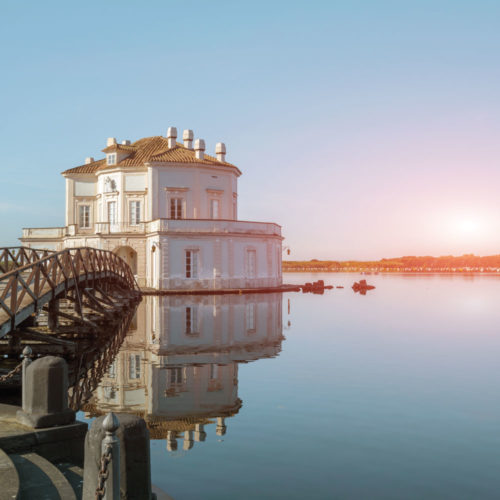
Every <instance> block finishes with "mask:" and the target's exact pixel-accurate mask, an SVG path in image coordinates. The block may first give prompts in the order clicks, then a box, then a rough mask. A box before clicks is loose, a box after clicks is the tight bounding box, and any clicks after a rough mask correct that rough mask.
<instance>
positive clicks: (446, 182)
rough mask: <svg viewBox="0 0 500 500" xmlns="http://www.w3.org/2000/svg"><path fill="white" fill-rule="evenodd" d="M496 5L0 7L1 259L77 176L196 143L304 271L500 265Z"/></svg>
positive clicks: (244, 214) (52, 211) (60, 203)
mask: <svg viewBox="0 0 500 500" xmlns="http://www.w3.org/2000/svg"><path fill="white" fill-rule="evenodd" d="M499 54H500V2H498V1H496V0H495V1H488V0H475V1H472V0H471V1H461V0H449V1H444V0H432V1H427V0H419V1H410V0H394V1H386V0H380V1H377V0H371V1H358V0H349V1H347V0H343V1H334V0H330V1H327V2H324V1H314V0H309V1H303V2H294V1H277V0H275V1H272V0H267V1H265V2H261V1H252V2H239V1H234V0H233V1H217V0H211V1H210V2H208V1H201V0H200V1H189V0H188V1H186V0H184V1H182V2H180V1H179V2H173V1H168V0H163V1H147V0H143V1H141V2H139V1H126V0H121V1H102V0H101V1H91V0H86V1H85V2H68V1H63V2H52V1H50V0H48V1H44V2H39V1H36V2H34V1H19V0H1V1H0V56H1V60H2V70H1V73H2V78H0V110H1V118H2V119H1V120H0V137H1V140H0V145H1V148H2V156H1V160H0V172H1V178H2V182H1V183H0V215H1V221H2V224H1V232H0V245H1V246H11V245H18V244H19V242H18V240H17V238H18V237H19V236H20V235H21V228H22V227H52V226H62V225H64V179H63V177H62V176H61V175H60V172H62V171H63V170H65V169H67V168H70V167H73V166H77V165H80V164H82V163H83V162H84V159H85V157H87V156H94V157H96V158H101V157H102V156H103V153H101V149H103V148H104V147H105V144H106V138H107V137H116V138H117V139H118V140H119V141H121V140H124V139H130V140H132V141H134V140H137V139H139V138H142V137H148V136H153V135H165V134H166V130H167V128H168V127H169V126H175V127H177V129H178V130H179V131H182V130H183V129H186V128H190V129H193V130H194V134H195V138H203V139H205V141H206V144H207V152H208V153H213V151H214V148H215V144H216V143H217V142H219V141H223V142H225V143H226V146H227V160H228V161H230V162H231V163H234V164H236V165H238V167H239V168H240V169H241V170H242V172H243V175H242V176H241V177H240V179H239V184H238V192H239V193H238V194H239V214H238V215H239V218H240V219H242V220H262V221H272V222H276V223H278V224H280V225H281V226H282V228H283V229H282V231H283V235H284V237H285V240H284V245H286V246H287V247H289V248H290V251H291V253H290V256H289V257H287V258H288V259H294V260H307V259H313V258H316V259H333V260H346V259H365V260H370V259H379V258H383V257H395V256H402V255H452V254H453V255H462V254H465V253H475V254H476V255H491V254H499V253H500V231H499V228H500V196H499V191H500V99H499V97H500V95H499V94H500V64H499Z"/></svg>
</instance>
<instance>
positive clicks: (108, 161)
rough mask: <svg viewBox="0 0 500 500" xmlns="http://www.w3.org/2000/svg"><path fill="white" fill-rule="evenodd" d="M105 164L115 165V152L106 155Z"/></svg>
mask: <svg viewBox="0 0 500 500" xmlns="http://www.w3.org/2000/svg"><path fill="white" fill-rule="evenodd" d="M106 165H116V153H108V154H107V155H106Z"/></svg>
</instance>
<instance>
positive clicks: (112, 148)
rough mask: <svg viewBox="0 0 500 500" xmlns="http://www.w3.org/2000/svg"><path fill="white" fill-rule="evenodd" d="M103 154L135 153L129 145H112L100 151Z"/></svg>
mask: <svg viewBox="0 0 500 500" xmlns="http://www.w3.org/2000/svg"><path fill="white" fill-rule="evenodd" d="M101 151H102V152H103V153H111V152H112V151H132V152H133V151H135V148H134V146H132V145H131V144H113V145H112V146H108V147H107V148H104V149H101Z"/></svg>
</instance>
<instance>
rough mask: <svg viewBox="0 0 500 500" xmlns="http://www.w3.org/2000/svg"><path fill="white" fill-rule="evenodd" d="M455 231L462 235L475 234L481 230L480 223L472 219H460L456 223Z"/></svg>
mask: <svg viewBox="0 0 500 500" xmlns="http://www.w3.org/2000/svg"><path fill="white" fill-rule="evenodd" d="M457 229H458V231H459V232H460V233H462V234H477V233H479V232H480V230H481V223H480V222H479V221H478V220H476V219H472V218H466V219H461V220H459V221H458V223H457Z"/></svg>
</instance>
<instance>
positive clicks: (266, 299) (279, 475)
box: [81, 274, 500, 500]
mask: <svg viewBox="0 0 500 500" xmlns="http://www.w3.org/2000/svg"><path fill="white" fill-rule="evenodd" d="M319 278H322V279H324V280H325V282H326V283H331V284H337V285H344V286H345V287H346V288H345V289H335V290H332V291H327V292H326V293H325V294H324V295H322V296H320V295H312V294H298V293H289V294H284V295H281V294H271V295H249V296H219V297H192V298H182V299H179V298H169V297H165V298H157V297H156V298H148V299H146V300H144V301H143V302H142V303H141V305H140V307H139V310H138V313H137V317H136V320H135V322H134V325H133V327H132V329H131V332H130V334H129V336H128V337H127V339H126V341H125V343H124V345H123V346H122V349H121V351H120V353H119V354H118V356H117V358H116V360H115V363H114V365H113V367H112V368H111V369H110V372H109V373H108V376H107V377H106V378H105V379H104V380H103V381H102V383H101V385H100V387H99V389H98V390H97V391H96V392H95V393H94V395H93V397H92V401H91V404H90V405H89V406H88V408H86V410H87V415H88V416H89V415H91V414H95V413H96V412H99V411H109V410H110V409H112V410H114V411H125V410H128V411H133V412H135V413H140V414H142V415H144V416H145V418H146V419H147V421H148V425H149V427H150V432H151V436H152V437H153V438H154V439H152V441H151V460H152V470H153V482H154V483H155V484H157V485H158V486H160V487H161V488H162V489H164V490H165V491H166V492H167V493H169V494H170V495H171V496H173V497H174V498H175V499H176V500H182V499H221V498H223V499H225V498H230V499H233V498H237V499H255V498H266V499H267V498H280V499H281V498H287V499H289V498H297V499H298V498H311V499H315V498H318V499H319V498H339V499H344V498H346V499H351V498H355V499H358V498H360V499H365V498H370V499H373V498H376V499H378V498H380V499H392V498H394V499H407V498H408V499H413V498H415V499H422V498H425V499H443V498H444V499H447V498H452V499H462V498H463V499H482V498H484V499H490V498H491V499H493V498H495V499H497V498H499V497H500V474H499V471H500V361H499V359H500V327H499V326H500V301H499V299H500V294H499V293H498V290H499V288H500V277H473V278H472V277H470V278H469V277H453V276H392V275H376V276H375V275H373V276H366V279H367V280H368V282H369V283H372V284H374V285H376V287H377V288H376V289H375V290H373V291H370V292H368V293H367V295H366V296H361V295H359V294H354V293H353V291H352V290H351V289H350V286H351V285H352V283H353V281H354V280H358V279H360V278H363V277H362V276H359V275H354V274H331V275H323V276H322V275H314V276H313V275H307V274H289V275H285V281H286V282H287V283H291V282H296V283H304V282H306V281H311V280H313V279H314V280H315V279H319ZM288 300H289V301H290V312H288ZM81 416H83V415H81ZM175 448H177V449H175Z"/></svg>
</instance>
